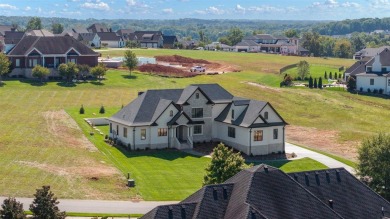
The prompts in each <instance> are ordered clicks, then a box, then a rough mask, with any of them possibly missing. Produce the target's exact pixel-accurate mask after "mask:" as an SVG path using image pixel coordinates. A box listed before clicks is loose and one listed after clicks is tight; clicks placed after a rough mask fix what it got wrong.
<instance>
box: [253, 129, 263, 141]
mask: <svg viewBox="0 0 390 219" xmlns="http://www.w3.org/2000/svg"><path fill="white" fill-rule="evenodd" d="M253 135H254V136H253V140H254V141H263V130H256V131H255V132H254V133H253Z"/></svg>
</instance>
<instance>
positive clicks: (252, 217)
mask: <svg viewBox="0 0 390 219" xmlns="http://www.w3.org/2000/svg"><path fill="white" fill-rule="evenodd" d="M251 219H256V211H255V210H253V209H252V211H251Z"/></svg>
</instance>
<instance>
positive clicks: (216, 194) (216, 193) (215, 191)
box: [213, 188, 218, 200]
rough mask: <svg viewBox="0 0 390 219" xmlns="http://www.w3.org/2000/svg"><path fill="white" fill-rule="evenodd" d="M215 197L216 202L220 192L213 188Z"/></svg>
mask: <svg viewBox="0 0 390 219" xmlns="http://www.w3.org/2000/svg"><path fill="white" fill-rule="evenodd" d="M213 197H214V200H218V191H217V188H213Z"/></svg>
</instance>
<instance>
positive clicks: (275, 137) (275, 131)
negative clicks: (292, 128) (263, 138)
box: [274, 129, 278, 139]
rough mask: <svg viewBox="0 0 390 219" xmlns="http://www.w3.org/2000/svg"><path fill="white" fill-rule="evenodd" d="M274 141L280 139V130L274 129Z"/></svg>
mask: <svg viewBox="0 0 390 219" xmlns="http://www.w3.org/2000/svg"><path fill="white" fill-rule="evenodd" d="M274 139H278V129H274Z"/></svg>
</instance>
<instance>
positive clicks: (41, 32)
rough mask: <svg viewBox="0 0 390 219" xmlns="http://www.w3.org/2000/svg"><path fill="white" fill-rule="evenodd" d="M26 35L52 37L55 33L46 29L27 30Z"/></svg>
mask: <svg viewBox="0 0 390 219" xmlns="http://www.w3.org/2000/svg"><path fill="white" fill-rule="evenodd" d="M26 36H40V37H42V36H43V37H52V36H54V34H53V33H52V32H50V31H48V30H46V29H41V30H30V31H26Z"/></svg>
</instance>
